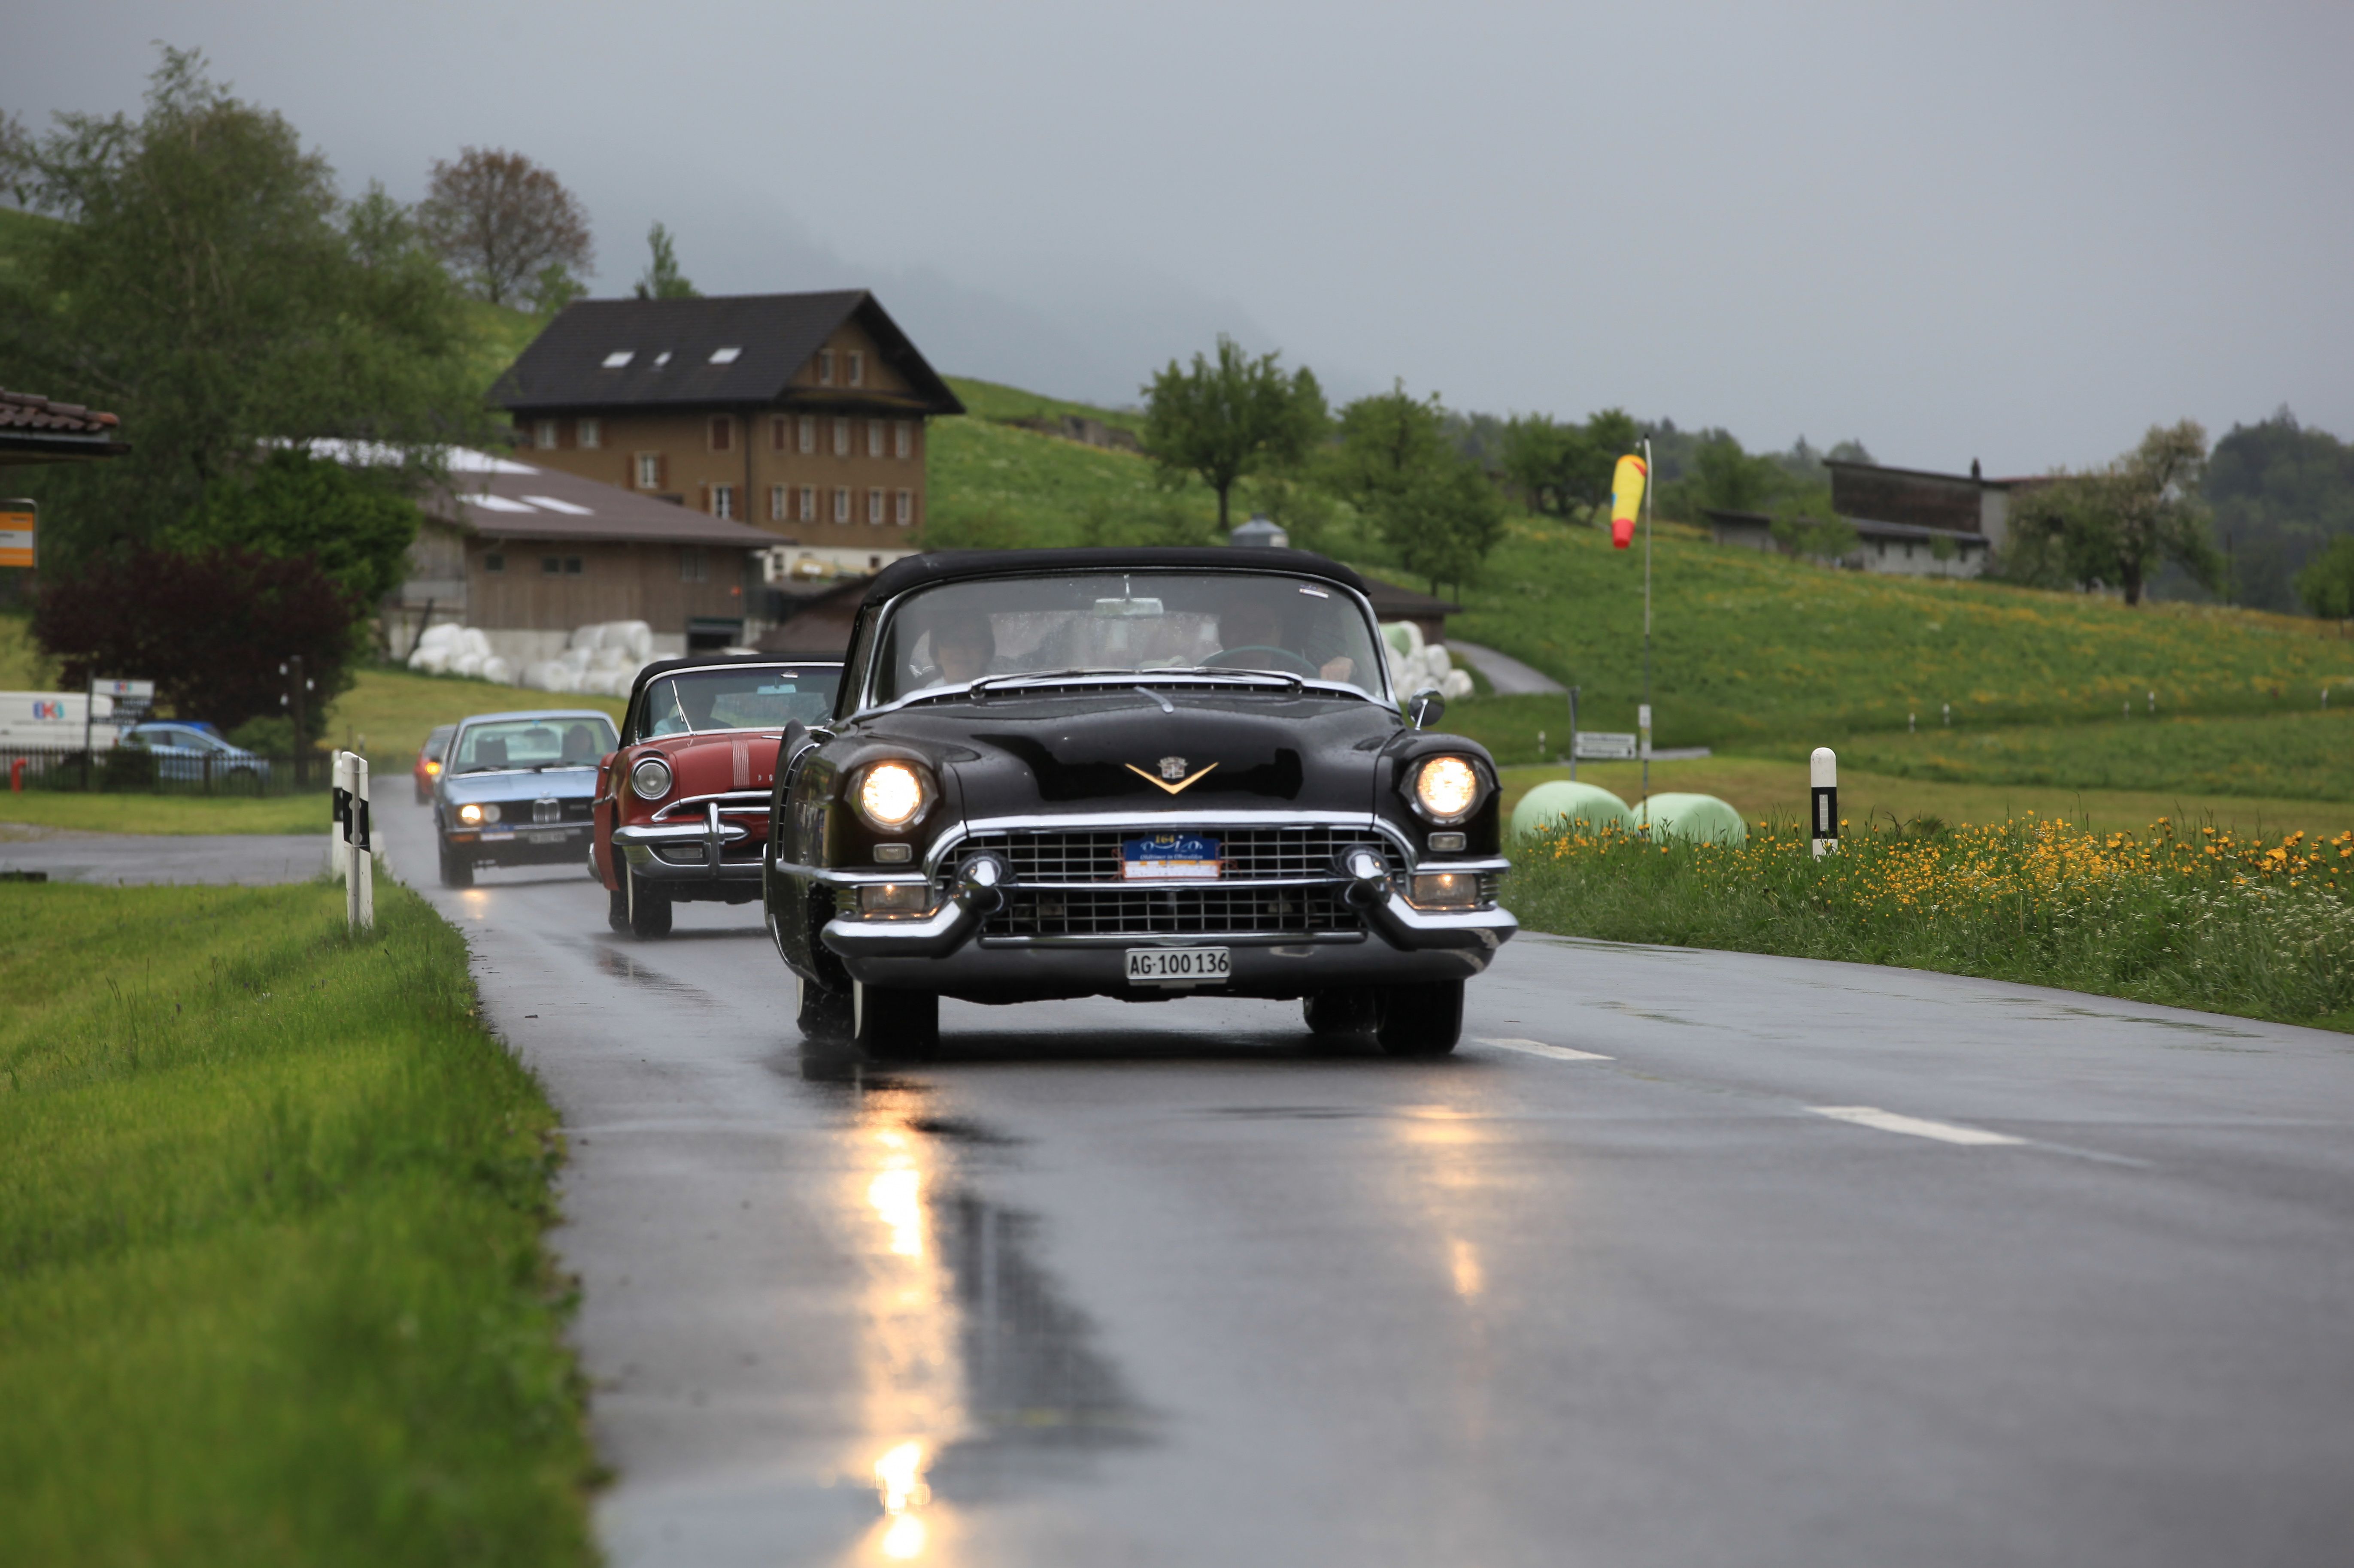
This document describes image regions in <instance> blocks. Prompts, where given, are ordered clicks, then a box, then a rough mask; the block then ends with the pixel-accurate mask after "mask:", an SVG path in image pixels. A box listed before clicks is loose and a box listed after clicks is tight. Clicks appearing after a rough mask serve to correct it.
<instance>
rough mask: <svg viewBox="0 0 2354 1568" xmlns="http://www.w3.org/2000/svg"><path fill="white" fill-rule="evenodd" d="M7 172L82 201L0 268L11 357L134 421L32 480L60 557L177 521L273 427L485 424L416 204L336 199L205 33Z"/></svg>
mask: <svg viewBox="0 0 2354 1568" xmlns="http://www.w3.org/2000/svg"><path fill="white" fill-rule="evenodd" d="M11 177H12V179H13V181H14V182H15V183H16V184H17V185H19V186H21V188H23V189H24V190H25V191H26V192H27V195H28V196H29V197H30V199H31V201H32V203H33V205H34V206H36V207H39V208H41V209H43V210H45V211H48V212H51V213H54V214H56V215H58V216H59V217H65V218H69V219H70V220H71V221H70V222H68V223H63V224H59V225H57V226H55V227H54V228H49V229H48V230H46V231H45V233H44V234H43V235H42V237H41V238H40V239H39V240H38V242H37V244H35V245H34V246H32V247H31V248H30V249H28V250H27V252H26V253H25V254H24V255H23V257H22V259H21V260H20V263H19V265H17V266H16V267H15V268H13V269H9V270H5V272H0V364H7V365H9V366H10V370H9V379H10V380H11V381H12V382H19V383H20V384H22V385H27V386H37V387H40V388H41V389H42V390H43V391H45V392H47V393H48V394H49V395H50V396H52V397H69V398H71V399H73V400H75V401H77V402H83V403H89V404H91V405H93V406H95V407H98V408H106V409H109V410H111V411H112V412H115V413H118V414H120V415H122V418H123V424H124V428H125V429H126V430H127V431H128V432H131V444H132V448H133V450H132V452H131V454H130V455H129V456H127V457H122V458H118V459H115V460H113V461H108V462H103V463H80V464H71V465H65V466H60V467H56V468H49V469H36V470H32V471H28V472H27V476H26V478H25V479H24V480H22V481H19V483H21V484H23V485H24V486H25V487H26V488H27V489H28V490H32V491H34V492H35V493H37V495H38V496H39V498H40V499H41V500H42V502H43V513H44V522H45V534H46V535H47V537H46V540H45V545H44V550H45V553H47V551H48V549H50V548H51V547H54V548H55V549H56V550H57V551H58V555H57V556H53V557H51V559H52V560H53V561H55V562H56V563H57V564H58V565H64V564H67V563H69V561H70V560H71V559H73V558H74V557H76V556H80V555H82V554H87V553H90V552H93V551H96V550H98V549H100V548H102V547H103V546H105V545H106V544H107V543H108V542H109V541H110V540H117V539H122V540H131V541H141V540H146V539H149V538H152V537H153V536H154V535H156V534H157V533H159V532H160V531H162V530H164V529H165V528H169V527H171V526H173V525H175V524H178V523H180V522H181V521H183V520H184V519H185V518H186V517H187V516H188V514H190V512H191V511H192V510H194V508H195V507H196V505H197V504H198V503H200V502H201V501H202V500H203V498H204V497H205V495H206V493H207V490H208V489H209V487H210V486H211V485H212V484H213V483H214V482H216V481H217V480H220V479H222V478H224V477H226V476H231V475H235V474H238V473H239V472H241V471H245V470H247V469H249V468H250V467H251V466H253V465H254V464H257V463H259V462H260V461H262V459H263V457H264V456H265V455H266V453H267V451H268V450H269V447H268V443H269V442H270V440H273V439H289V440H302V439H306V438H310V437H317V436H340V437H349V438H355V439H359V440H374V441H381V442H386V443H389V444H390V445H392V446H394V447H396V448H399V449H401V450H416V451H419V452H430V451H433V450H438V449H439V448H440V447H442V446H444V445H447V444H452V443H461V442H468V441H481V440H487V439H488V437H489V433H490V429H491V425H490V420H489V418H488V414H487V411H486V410H485V409H484V408H483V404H482V392H481V387H480V386H479V381H478V377H477V376H476V374H475V372H474V369H473V363H472V351H473V341H472V334H471V331H470V328H469V326H468V323H467V320H466V315H465V302H464V298H463V296H462V294H461V292H460V291H459V290H458V289H457V287H456V286H455V285H454V284H453V283H452V281H451V279H450V277H449V275H448V273H447V272H446V271H445V270H443V269H442V267H441V266H440V262H439V261H438V260H436V259H435V258H434V257H433V256H432V254H431V253H430V252H429V251H428V250H427V249H425V248H424V246H423V245H422V243H421V241H420V240H419V236H418V233H417V230H416V228H415V225H414V224H413V222H412V221H411V220H410V218H409V217H408V214H407V213H406V212H405V211H404V210H403V209H402V208H401V207H400V206H399V204H398V203H396V202H393V201H391V200H390V199H389V198H388V197H387V196H385V195H384V193H383V192H382V191H381V190H374V189H372V190H370V191H369V192H368V193H367V194H366V195H365V196H362V197H361V198H360V199H359V200H357V201H355V202H352V203H349V204H345V203H344V202H342V201H341V200H339V198H338V196H337V195H336V191H335V185H334V173H333V171H332V170H330V169H329V168H328V166H327V164H326V162H325V160H324V159H323V158H322V157H320V156H319V155H318V154H316V153H311V152H305V151H304V150H303V148H302V143H301V141H300V139H299V138H298V137H297V136H296V134H295V132H294V129H293V127H292V126H291V125H289V124H287V123H286V122H285V121H284V120H282V119H281V118H280V117H279V116H278V115H276V114H274V113H271V112H270V111H266V110H262V109H258V108H255V107H253V106H252V105H250V104H246V103H242V102H239V101H237V100H236V99H234V98H232V97H230V96H229V94H228V91H227V90H226V89H224V88H222V87H220V86H218V85H217V84H215V83H214V82H212V81H211V80H209V79H207V77H206V75H205V70H204V61H203V59H202V58H201V57H200V56H198V55H196V54H194V53H183V52H181V51H178V50H174V49H165V50H164V56H163V62H162V64H161V65H160V66H159V67H158V68H157V69H156V70H155V72H154V76H153V78H152V79H151V81H150V85H149V90H148V93H147V101H146V106H145V110H144V111H143V114H142V115H141V117H140V118H138V119H136V120H133V119H130V118H128V117H126V116H122V115H114V116H111V117H108V118H103V119H101V118H98V117H95V116H89V115H78V114H66V115H60V116H58V129H57V130H56V131H55V132H52V133H50V134H48V135H47V136H45V137H42V138H40V139H39V140H37V141H29V140H27V141H24V142H20V143H18V145H17V149H16V171H15V173H14V174H13V175H12V176H11ZM429 466H430V462H429V459H427V458H424V457H420V458H419V459H418V460H417V461H416V462H415V463H414V464H412V468H411V474H412V477H414V475H415V471H416V470H417V469H419V468H424V467H429Z"/></svg>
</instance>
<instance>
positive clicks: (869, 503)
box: [866, 489, 883, 526]
mask: <svg viewBox="0 0 2354 1568" xmlns="http://www.w3.org/2000/svg"><path fill="white" fill-rule="evenodd" d="M866 521H867V522H869V523H871V524H875V525H877V526H880V525H881V524H882V522H883V492H882V491H881V490H880V489H875V490H870V491H868V492H867V493H866Z"/></svg>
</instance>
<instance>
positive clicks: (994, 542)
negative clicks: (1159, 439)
mask: <svg viewBox="0 0 2354 1568" xmlns="http://www.w3.org/2000/svg"><path fill="white" fill-rule="evenodd" d="M949 386H950V387H953V388H954V389H955V391H956V394H957V396H958V397H960V398H962V399H963V400H964V403H965V407H966V408H968V409H969V410H970V414H969V415H968V416H967V417H966V418H961V419H938V420H935V421H934V422H933V424H932V428H931V431H930V435H929V438H928V439H929V440H930V443H931V458H930V462H929V464H928V477H929V479H930V482H931V496H930V501H929V503H928V504H929V506H930V511H931V517H930V521H929V522H928V524H926V525H925V529H924V539H925V542H926V543H927V544H931V545H941V546H974V547H990V548H1013V547H1038V546H1055V545H1088V544H1141V543H1146V542H1148V541H1152V540H1161V539H1167V540H1172V541H1174V540H1178V539H1183V540H1186V541H1188V542H1206V541H1207V540H1208V539H1210V538H1211V537H1212V531H1213V529H1214V524H1216V521H1217V514H1218V508H1217V502H1216V500H1215V499H1214V497H1213V496H1212V495H1211V494H1210V493H1209V491H1208V490H1207V489H1206V488H1204V486H1203V485H1202V484H1200V483H1199V482H1193V481H1188V482H1186V483H1184V484H1182V485H1181V486H1177V487H1175V488H1169V487H1166V486H1164V485H1163V484H1162V483H1161V478H1160V474H1159V471H1157V470H1156V469H1155V468H1154V467H1153V465H1152V464H1151V463H1150V462H1149V461H1146V460H1145V459H1143V458H1141V457H1139V456H1137V455H1136V454H1135V453H1133V452H1124V451H1114V450H1108V449H1105V448H1101V447H1090V446H1086V445H1083V444H1081V443H1080V442H1077V441H1072V440H1064V439H1063V438H1062V437H1060V436H1049V435H1045V434H1043V433H1041V432H1039V431H1036V430H1027V429H1017V428H1015V427H1014V426H1013V425H1010V424H1006V423H1003V422H1002V421H1005V420H1009V419H1020V418H1034V417H1040V416H1045V417H1053V416H1057V415H1064V414H1076V415H1079V416H1081V417H1084V418H1095V419H1101V420H1103V421H1104V422H1105V423H1107V424H1113V425H1119V426H1121V427H1122V428H1125V429H1134V428H1135V427H1136V425H1137V424H1138V422H1139V420H1138V417H1137V416H1136V415H1133V414H1122V413H1119V412H1117V411H1115V410H1112V409H1108V408H1092V407H1090V406H1088V405H1087V404H1084V403H1071V402H1066V401H1063V400H1061V399H1059V398H1054V397H1037V396H1034V395H1033V394H1031V393H1028V392H1023V391H1021V390H1019V389H1018V388H1015V387H1001V386H998V385H996V384H995V383H993V382H988V381H973V380H969V379H966V378H964V377H961V376H950V377H949Z"/></svg>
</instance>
